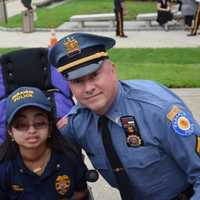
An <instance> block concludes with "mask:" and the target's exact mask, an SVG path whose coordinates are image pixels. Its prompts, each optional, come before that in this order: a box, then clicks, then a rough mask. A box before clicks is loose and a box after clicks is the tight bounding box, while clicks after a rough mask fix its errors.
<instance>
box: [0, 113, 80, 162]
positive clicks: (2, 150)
mask: <svg viewBox="0 0 200 200" xmlns="http://www.w3.org/2000/svg"><path fill="white" fill-rule="evenodd" d="M47 114H48V118H49V122H50V137H49V138H48V140H47V142H48V145H49V147H50V148H51V149H52V150H54V151H56V152H59V153H63V154H65V155H66V156H67V157H68V158H69V159H71V160H72V161H74V159H76V158H77V157H79V158H81V150H80V147H79V146H78V144H75V143H73V142H72V141H71V140H70V139H67V138H65V137H64V136H63V135H62V134H61V133H60V131H59V130H58V128H57V126H56V120H55V119H54V117H53V116H52V115H51V114H50V113H47ZM18 152H19V147H18V144H16V142H14V141H12V138H11V136H10V134H8V132H7V133H6V139H5V141H4V142H3V143H2V144H1V145H0V161H2V160H13V159H15V158H16V155H17V153H18Z"/></svg>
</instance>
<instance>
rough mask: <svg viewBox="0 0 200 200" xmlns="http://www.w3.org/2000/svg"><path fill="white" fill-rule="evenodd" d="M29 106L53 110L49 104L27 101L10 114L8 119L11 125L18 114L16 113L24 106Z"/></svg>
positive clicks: (48, 110)
mask: <svg viewBox="0 0 200 200" xmlns="http://www.w3.org/2000/svg"><path fill="white" fill-rule="evenodd" d="M28 106H34V107H37V108H41V109H42V110H46V111H47V112H50V111H51V108H50V107H48V106H44V105H41V104H37V103H26V104H23V105H21V106H19V107H17V108H16V109H15V110H14V111H13V112H12V114H11V115H10V117H9V118H8V119H7V124H8V125H9V124H10V123H11V121H12V120H13V118H14V116H15V115H16V113H17V112H18V111H19V110H21V109H22V108H25V107H28Z"/></svg>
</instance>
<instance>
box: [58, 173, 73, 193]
mask: <svg viewBox="0 0 200 200" xmlns="http://www.w3.org/2000/svg"><path fill="white" fill-rule="evenodd" d="M70 185H71V181H70V178H69V176H67V175H62V176H58V177H57V178H56V182H55V188H56V191H57V192H58V193H59V194H61V195H64V194H65V193H66V192H67V191H68V190H69V188H70Z"/></svg>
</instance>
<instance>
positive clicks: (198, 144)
mask: <svg viewBox="0 0 200 200" xmlns="http://www.w3.org/2000/svg"><path fill="white" fill-rule="evenodd" d="M196 152H197V154H198V155H200V136H197V137H196Z"/></svg>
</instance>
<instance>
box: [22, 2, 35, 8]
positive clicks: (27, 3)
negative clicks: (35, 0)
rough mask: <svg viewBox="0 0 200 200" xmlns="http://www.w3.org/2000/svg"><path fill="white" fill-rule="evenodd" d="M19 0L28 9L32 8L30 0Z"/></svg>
mask: <svg viewBox="0 0 200 200" xmlns="http://www.w3.org/2000/svg"><path fill="white" fill-rule="evenodd" d="M21 2H22V4H23V6H24V7H25V8H27V9H28V10H32V9H33V8H32V6H31V2H32V0H21Z"/></svg>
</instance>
